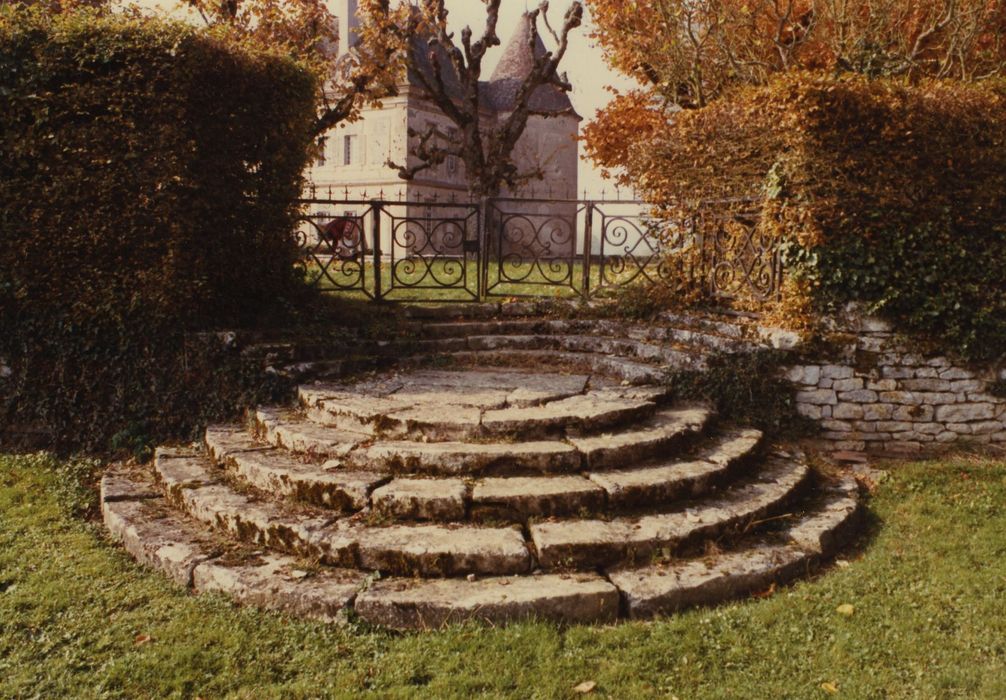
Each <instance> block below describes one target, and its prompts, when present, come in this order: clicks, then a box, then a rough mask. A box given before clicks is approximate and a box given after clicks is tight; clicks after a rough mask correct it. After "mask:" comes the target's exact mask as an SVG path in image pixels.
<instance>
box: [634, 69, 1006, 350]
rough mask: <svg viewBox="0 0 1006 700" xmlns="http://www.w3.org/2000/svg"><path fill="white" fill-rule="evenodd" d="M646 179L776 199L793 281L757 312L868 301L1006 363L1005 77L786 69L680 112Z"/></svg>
mask: <svg viewBox="0 0 1006 700" xmlns="http://www.w3.org/2000/svg"><path fill="white" fill-rule="evenodd" d="M648 172H653V173H656V175H654V176H653V177H652V178H650V180H648V181H647V182H648V187H649V190H650V191H649V192H648V193H647V194H648V196H649V197H650V198H651V199H652V200H653V201H675V200H687V201H692V200H697V199H702V198H704V197H708V196H710V195H713V194H716V195H718V196H721V197H722V196H723V195H724V193H725V194H727V195H729V196H741V195H745V194H750V193H753V192H764V193H765V195H766V203H765V211H766V213H767V215H766V216H765V217H764V218H763V221H762V222H761V232H762V234H763V235H764V236H766V237H767V238H770V239H774V240H777V241H779V242H780V243H781V244H782V245H784V247H785V251H786V267H787V270H788V272H789V278H788V282H787V284H788V286H787V288H786V290H785V293H786V298H785V299H784V304H783V305H782V306H781V307H777V306H776V305H775V304H774V303H773V302H772V301H771V300H770V301H769V302H768V303H766V302H764V301H762V300H749V303H748V306H747V308H750V309H753V310H760V311H767V312H769V313H771V314H773V315H774V319H773V320H777V321H780V322H787V321H789V322H792V321H796V322H797V323H800V322H801V321H804V322H806V323H808V324H809V323H812V322H813V320H812V319H813V318H814V317H816V316H817V314H820V313H831V312H834V311H837V310H841V309H842V308H843V307H844V306H845V305H846V304H848V303H849V302H857V303H859V304H860V305H862V306H865V307H866V308H867V309H869V310H871V311H874V312H876V313H879V314H881V315H883V316H886V317H887V318H889V319H890V320H892V321H893V322H894V323H895V324H896V325H897V327H898V328H899V329H900V330H902V331H906V332H910V333H914V334H917V335H918V336H919V337H920V338H921V339H924V340H926V341H933V342H934V343H936V344H937V345H939V346H942V347H943V348H944V349H946V350H949V351H956V352H957V353H959V354H960V355H962V356H964V357H965V358H969V359H974V360H982V361H987V360H994V359H999V358H1004V357H1006V83H1003V82H1001V81H1000V82H995V81H988V82H985V83H980V84H974V85H971V84H964V83H958V82H952V81H945V82H940V81H923V82H921V83H919V84H907V83H905V82H902V81H896V80H886V79H885V80H881V79H877V80H867V79H865V78H860V77H845V78H836V77H834V76H831V75H821V74H794V75H787V76H784V77H780V78H778V79H776V80H774V81H773V82H772V83H770V84H769V85H766V86H763V87H752V88H745V89H742V90H737V91H735V92H733V93H731V94H730V95H729V96H727V97H724V98H723V99H721V100H719V101H717V102H715V103H713V104H712V105H710V106H709V107H706V108H704V109H701V110H695V111H692V112H685V113H682V114H681V115H680V116H679V117H678V118H677V119H676V120H675V123H674V125H673V126H672V128H671V129H669V130H668V131H667V133H666V134H663V135H662V136H661V143H660V144H658V145H657V147H655V148H654V149H653V150H652V157H651V162H650V163H649V171H648ZM654 183H655V184H654Z"/></svg>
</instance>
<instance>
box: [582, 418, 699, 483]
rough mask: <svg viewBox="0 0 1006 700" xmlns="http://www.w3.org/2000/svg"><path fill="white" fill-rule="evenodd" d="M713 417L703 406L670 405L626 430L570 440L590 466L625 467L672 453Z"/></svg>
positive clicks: (693, 436)
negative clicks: (672, 406)
mask: <svg viewBox="0 0 1006 700" xmlns="http://www.w3.org/2000/svg"><path fill="white" fill-rule="evenodd" d="M712 417H713V412H712V411H711V410H710V409H708V408H705V407H702V406H685V407H675V408H667V409H663V410H661V411H659V412H658V413H656V414H655V415H654V416H653V417H652V418H650V419H649V420H647V421H645V422H643V423H641V424H639V425H637V426H633V427H631V428H628V429H626V430H621V431H619V432H616V433H604V434H601V435H589V436H584V437H570V438H568V441H569V443H570V444H572V445H573V446H574V447H575V448H576V449H577V451H578V452H579V453H580V454H582V455H583V459H584V466H585V467H586V468H587V469H592V470H593V469H603V468H606V467H624V466H628V465H631V464H636V463H638V462H641V461H643V460H647V459H650V458H652V457H659V456H666V455H669V454H672V453H673V452H674V451H675V450H676V449H678V448H680V447H681V446H682V445H684V444H686V443H687V442H688V441H689V440H691V439H694V438H696V437H697V436H699V435H700V434H701V433H702V432H703V431H704V430H705V429H706V426H707V425H708V424H709V422H710V420H711V419H712Z"/></svg>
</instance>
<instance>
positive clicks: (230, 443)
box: [203, 425, 272, 464]
mask: <svg viewBox="0 0 1006 700" xmlns="http://www.w3.org/2000/svg"><path fill="white" fill-rule="evenodd" d="M203 443H204V444H205V445H206V450H207V452H209V454H210V456H211V457H212V458H213V460H214V461H215V462H217V463H218V464H223V462H224V461H225V460H226V459H227V458H228V457H230V456H231V455H233V454H236V453H239V452H255V451H259V450H269V449H272V445H266V444H264V443H261V442H259V441H258V440H256V439H255V436H254V435H253V434H252V433H250V432H249V431H248V430H246V429H245V428H243V427H241V426H237V425H211V426H209V427H208V428H206V432H205V433H204V434H203Z"/></svg>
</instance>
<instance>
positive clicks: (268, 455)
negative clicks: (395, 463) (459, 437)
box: [228, 450, 391, 511]
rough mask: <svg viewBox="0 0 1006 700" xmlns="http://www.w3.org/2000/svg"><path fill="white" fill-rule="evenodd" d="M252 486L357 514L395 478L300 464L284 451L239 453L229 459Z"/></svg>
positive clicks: (332, 467)
mask: <svg viewBox="0 0 1006 700" xmlns="http://www.w3.org/2000/svg"><path fill="white" fill-rule="evenodd" d="M228 463H229V464H230V465H231V468H232V469H233V470H234V472H235V473H236V474H237V475H238V476H240V477H241V479H243V480H244V481H245V482H246V483H248V484H249V485H251V486H253V487H255V488H257V489H259V490H261V491H263V492H265V493H269V494H272V495H274V496H284V497H288V498H293V499H294V500H297V501H301V502H303V503H309V504H312V505H318V506H322V507H325V508H332V509H335V510H340V511H356V510H362V509H363V508H366V507H367V506H368V505H369V503H370V493H371V491H373V490H374V489H375V488H377V487H378V486H380V485H381V484H383V483H385V482H386V481H388V479H390V478H391V477H390V476H388V475H386V474H377V473H374V472H365V471H356V470H347V469H342V468H340V467H339V466H337V463H334V462H327V463H326V464H324V465H320V466H319V465H316V464H310V463H304V462H299V461H297V459H296V458H295V457H294V456H293V455H291V454H290V453H288V452H284V451H282V450H271V451H256V452H239V453H234V454H232V455H231V456H230V458H229V459H228Z"/></svg>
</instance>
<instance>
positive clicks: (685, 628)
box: [0, 456, 1006, 700]
mask: <svg viewBox="0 0 1006 700" xmlns="http://www.w3.org/2000/svg"><path fill="white" fill-rule="evenodd" d="M65 471H66V470H65V469H61V468H59V466H58V463H56V462H54V461H53V460H48V459H43V458H39V457H34V458H29V457H10V456H7V457H0V697H3V698H8V697H11V698H17V697H41V698H59V697H72V698H91V697H103V698H104V697H158V698H160V697H197V696H198V697H203V698H220V697H240V698H263V697H265V698H268V697H277V698H279V697H282V698H290V697H293V698H298V697H319V696H335V697H340V696H343V697H345V696H353V695H357V694H368V693H369V694H370V695H372V696H375V697H410V696H415V697H471V696H473V695H485V696H490V697H513V698H529V697H541V698H554V697H560V698H561V697H572V696H573V691H572V689H573V687H574V686H576V685H577V684H579V683H581V682H583V681H595V682H596V684H597V686H596V689H595V691H594V696H610V697H616V698H637V697H650V696H661V697H670V696H677V697H678V698H681V699H682V700H685V699H686V698H816V697H830V696H832V693H831V690H833V689H835V688H837V693H836V694H834V695H835V696H836V697H846V698H950V697H961V698H1002V697H1006V464H1002V463H995V462H992V461H988V460H984V461H983V460H981V459H978V458H969V457H958V458H953V459H948V460H947V461H945V462H943V463H941V464H906V465H899V466H897V468H896V470H894V471H893V472H892V477H891V478H889V479H887V480H885V481H883V482H882V483H881V485H880V487H879V489H878V491H877V493H876V495H875V497H874V498H873V500H872V503H871V510H872V512H873V515H874V517H873V520H874V530H875V533H876V534H875V537H874V538H873V539H872V541H870V542H868V543H866V544H865V545H864V550H863V554H862V556H858V555H853V556H850V559H851V561H850V562H849V564H848V565H846V566H842V567H838V568H836V569H835V570H833V571H831V572H830V573H829V574H828V575H827V576H825V577H823V578H821V579H820V580H817V581H814V582H807V583H801V584H798V585H796V586H795V587H793V588H788V589H785V590H782V591H780V592H777V593H776V594H775V595H774V596H772V597H769V598H765V599H760V600H754V601H748V602H743V603H737V604H733V605H728V606H723V607H719V608H715V609H711V610H694V611H691V612H688V613H686V614H682V615H678V616H675V617H673V618H670V619H667V620H661V621H656V622H650V623H632V624H619V625H616V626H611V627H575V628H570V629H556V628H555V627H553V626H551V625H545V624H523V625H515V626H511V627H508V628H503V629H491V628H486V627H479V626H467V627H460V628H452V629H448V630H446V631H443V632H439V633H432V634H408V635H395V634H390V633H385V632H382V631H376V630H371V629H365V628H363V627H349V628H338V627H326V626H323V625H319V624H311V623H304V622H299V621H296V620H291V619H286V618H283V617H281V616H278V615H273V614H263V613H258V612H255V611H252V610H247V609H238V608H235V607H233V606H232V605H231V604H230V603H229V602H227V601H226V600H224V599H213V598H209V599H208V598H195V597H191V596H189V595H186V594H185V593H183V592H181V591H180V590H179V589H177V588H175V587H174V586H173V585H172V584H170V583H168V582H167V581H166V580H165V579H163V578H162V577H161V576H159V575H157V574H154V573H150V572H147V571H145V570H143V569H141V568H139V567H138V566H136V565H134V564H133V562H132V561H131V560H130V559H129V558H128V557H127V556H126V555H125V554H123V553H122V552H121V551H119V550H118V549H117V548H116V547H114V546H112V545H110V544H108V543H107V542H106V540H105V539H104V536H103V534H102V530H101V528H100V526H98V525H96V524H95V523H93V522H85V521H83V520H81V519H78V518H75V517H73V516H71V515H70V514H69V512H68V509H67V508H68V506H67V503H70V502H72V501H73V500H74V499H73V498H72V496H73V495H74V491H73V490H72V489H70V488H68V487H67V486H66V477H65V475H63V472H65ZM842 604H851V605H852V606H853V607H854V612H853V614H852V615H851V616H846V615H842V614H839V613H838V612H837V611H836V608H838V606H839V605H842ZM830 684H833V685H830Z"/></svg>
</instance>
